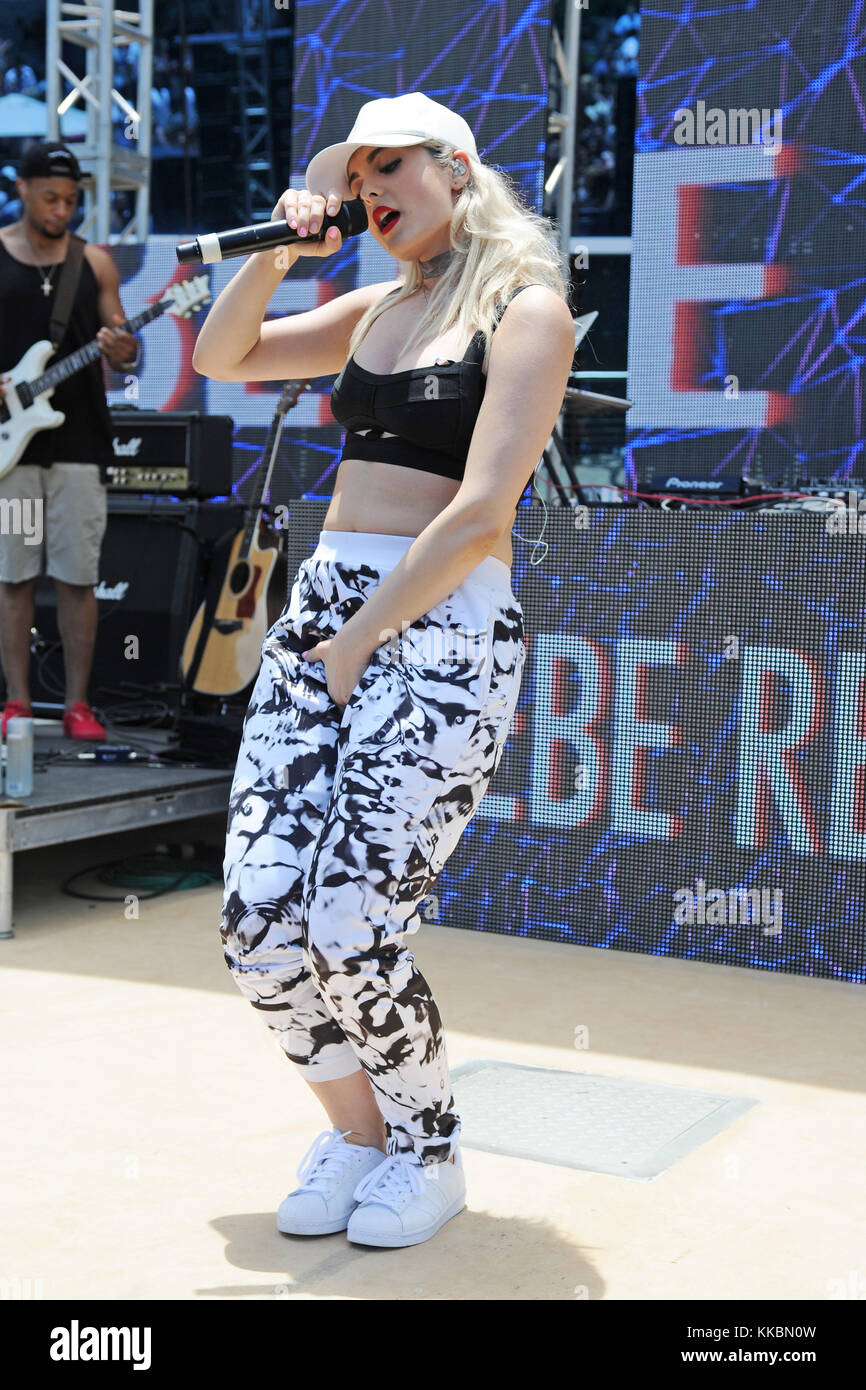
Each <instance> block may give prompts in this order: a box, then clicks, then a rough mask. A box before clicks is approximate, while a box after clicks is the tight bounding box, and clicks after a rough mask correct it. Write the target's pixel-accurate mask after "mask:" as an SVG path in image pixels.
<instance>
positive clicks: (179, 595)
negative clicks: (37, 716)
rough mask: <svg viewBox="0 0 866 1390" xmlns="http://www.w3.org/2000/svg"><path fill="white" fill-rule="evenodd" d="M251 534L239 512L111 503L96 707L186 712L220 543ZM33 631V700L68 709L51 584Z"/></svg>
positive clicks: (102, 571) (42, 591) (43, 589)
mask: <svg viewBox="0 0 866 1390" xmlns="http://www.w3.org/2000/svg"><path fill="white" fill-rule="evenodd" d="M243 525H244V509H243V508H242V507H241V506H239V505H238V504H237V503H216V502H211V503H209V502H200V501H198V500H196V499H194V498H189V499H186V500H184V501H172V500H169V499H168V498H157V499H156V500H151V499H148V500H145V499H144V498H137V497H133V496H122V497H116V496H111V494H109V497H108V524H107V527H106V531H105V535H104V537H103V540H102V553H101V558H100V565H99V583H98V585H97V586H96V597H97V603H98V608H99V619H98V626H97V629H96V647H95V651H94V656H93V667H92V673H91V678H90V698H91V700H92V701H93V702H94V703H99V704H113V703H116V702H117V701H118V700H119V699H120V700H122V699H123V698H124V695H126V696H128V697H129V698H131V699H135V698H136V695H138V696H139V697H140V698H141V699H144V700H146V699H148V698H150V697H153V698H156V699H164V700H165V702H166V704H167V705H168V706H169V708H170V709H172V710H176V709H178V708H179V705H180V687H181V684H182V680H181V675H180V658H181V653H182V651H183V644H184V642H185V640H186V635H187V632H188V631H189V628H190V626H191V624H192V620H193V617H194V616H195V614H196V612H197V611H198V606H199V604H200V603H202V602H203V600H204V597H205V593H206V589H207V579H208V572H209V567H210V556H211V553H212V547H213V543H214V542H216V541H218V540H220V539H221V538H222V537H223V536H224V535H225V533H226V532H231V533H232V534H234V533H235V532H236V531H238V530H240V529H241V528H242V527H243ZM35 624H36V628H37V633H38V638H37V650H36V651H35V652H34V654H33V655H32V657H31V674H30V693H31V697H32V699H34V700H36V701H39V702H42V701H46V702H49V703H58V702H59V703H61V704H62V702H63V693H62V692H63V687H64V671H63V654H62V648H61V647H60V645H59V640H60V637H59V632H58V628H57V600H56V588H55V585H54V581H53V579H50V578H49V577H48V576H47V575H45V574H42V575H41V576H40V579H39V582H38V584H37V586H36V614H35ZM234 698H238V699H241V698H242V697H241V696H238V697H234Z"/></svg>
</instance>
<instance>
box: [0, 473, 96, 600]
mask: <svg viewBox="0 0 866 1390" xmlns="http://www.w3.org/2000/svg"><path fill="white" fill-rule="evenodd" d="M107 521H108V488H107V487H106V485H105V484H104V483H102V482H101V481H100V477H99V465H98V464H96V463H55V464H52V465H51V466H50V467H47V468H46V467H43V465H42V464H40V463H18V464H16V465H15V467H14V468H10V470H9V472H8V473H6V474H4V476H3V477H2V478H0V581H3V582H5V583H7V584H18V583H20V582H21V581H22V580H23V579H33V578H35V577H36V576H38V575H40V574H41V573H42V569H43V565H42V559H43V553H44V554H45V556H46V559H47V563H46V564H45V573H46V574H48V575H49V576H51V577H52V578H53V579H60V580H63V581H64V583H66V584H98V582H99V556H100V551H101V549H102V537H103V536H104V534H105V527H106V524H107Z"/></svg>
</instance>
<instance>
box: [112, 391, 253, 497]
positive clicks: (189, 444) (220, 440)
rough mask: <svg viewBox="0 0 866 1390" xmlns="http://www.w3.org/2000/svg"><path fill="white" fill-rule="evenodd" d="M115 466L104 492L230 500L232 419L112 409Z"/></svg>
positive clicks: (194, 413)
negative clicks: (106, 490) (167, 494)
mask: <svg viewBox="0 0 866 1390" xmlns="http://www.w3.org/2000/svg"><path fill="white" fill-rule="evenodd" d="M111 421H112V445H113V448H114V457H115V459H116V463H114V464H109V465H108V468H107V470H106V471H107V473H108V487H109V489H110V490H112V491H116V492H172V493H174V494H175V495H176V496H181V497H184V496H190V497H230V496H231V490H232V435H233V433H234V421H233V420H232V418H231V416H230V415H206V414H205V413H204V411H201V410H136V409H134V408H130V407H129V406H123V407H122V408H121V407H113V408H112V410H111Z"/></svg>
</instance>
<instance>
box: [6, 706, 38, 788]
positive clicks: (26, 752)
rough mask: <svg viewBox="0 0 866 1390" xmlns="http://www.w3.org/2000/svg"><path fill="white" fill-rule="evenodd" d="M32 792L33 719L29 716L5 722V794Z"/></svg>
mask: <svg viewBox="0 0 866 1390" xmlns="http://www.w3.org/2000/svg"><path fill="white" fill-rule="evenodd" d="M32 794H33V720H32V718H30V717H29V716H27V717H26V718H20V719H10V720H8V721H7V724H6V795H7V796H14V797H19V796H32Z"/></svg>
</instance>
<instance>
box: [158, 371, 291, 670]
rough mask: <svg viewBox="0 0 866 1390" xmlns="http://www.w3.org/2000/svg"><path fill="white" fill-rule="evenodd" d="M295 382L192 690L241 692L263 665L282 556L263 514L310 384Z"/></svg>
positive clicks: (199, 622) (282, 403)
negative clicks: (266, 540) (263, 528)
mask: <svg viewBox="0 0 866 1390" xmlns="http://www.w3.org/2000/svg"><path fill="white" fill-rule="evenodd" d="M308 382H309V377H305V378H304V379H303V381H289V382H287V383H286V385H285V386H284V388H283V391H282V394H281V396H280V399H279V401H278V403H277V408H276V410H275V411H274V417H273V420H272V421H271V428H270V432H269V434H268V438H267V442H266V444H265V448H264V453H263V454H262V458H263V459H265V460H267V465H266V467H264V468H261V469H260V470H259V475H260V476H259V480H258V483H257V484H256V488H255V491H254V495H253V498H252V501H251V503H250V507H249V513H248V516H247V524H246V526H245V527H244V529H243V530H242V531H238V532H237V534H236V536H235V538H234V541H233V543H232V548H231V551H230V553H229V558H228V561H227V563H226V574H225V578H224V580H223V583H222V589H221V592H220V596H219V599H218V601H217V605H216V608H215V609H214V615H213V619H212V620H211V624H210V629H209V631H208V634H207V640H206V644H205V647H204V650H203V652H202V655H201V660H200V662H199V665H198V669H197V670H196V671H195V673H194V675H193V682H192V687H191V688H192V689H193V690H197V691H199V692H200V693H201V694H203V695H236V694H237V692H238V691H239V690H243V689H245V687H246V686H248V685H249V683H250V681H251V680H252V679H253V678H254V677H255V675H256V674H257V672H258V670H259V667H260V666H261V664H262V643H263V642H264V640H265V633H266V632H267V630H268V627H269V626H270V624H269V623H268V620H267V596H268V588H269V583H270V577H271V571H272V570H273V567H274V565H275V564H276V561H277V554H278V551H277V549H276V547H275V546H260V545H259V544H258V534H259V527H260V524H261V519H262V498H263V497H264V495H265V492H266V490H267V488H268V487H269V486H270V480H271V474H272V472H273V468H274V460H275V458H276V456H277V449H278V447H279V442H280V435H281V433H282V429H283V421H284V418H285V416H286V414H287V413H288V412H289V411H290V410H291V409H292V407H293V406H294V405H295V403H296V402H297V399H298V397H299V396H300V394H301V392H302V391H303V390H304V388H305V387H306V386H307V384H308ZM205 607H206V603H202V604H201V606H200V608H199V610H198V612H197V613H196V615H195V617H194V618H193V621H192V625H191V626H190V629H189V632H188V633H187V638H186V641H185V643H184V647H183V652H182V654H181V670H182V672H183V675H184V677H185V678H188V674H189V671H190V668H191V667H192V665H193V658H194V656H195V652H196V648H197V646H198V642H199V638H200V636H201V632H202V626H203V624H204V616H205Z"/></svg>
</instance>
